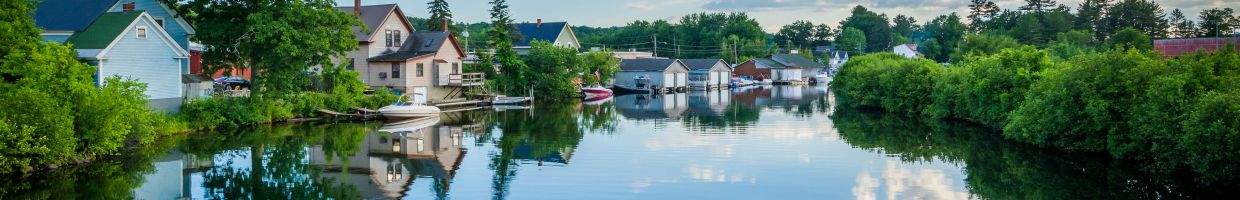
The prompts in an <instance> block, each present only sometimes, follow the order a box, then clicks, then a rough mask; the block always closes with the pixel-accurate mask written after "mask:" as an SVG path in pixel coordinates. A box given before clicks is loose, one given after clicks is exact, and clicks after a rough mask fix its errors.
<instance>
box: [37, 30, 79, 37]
mask: <svg viewBox="0 0 1240 200" xmlns="http://www.w3.org/2000/svg"><path fill="white" fill-rule="evenodd" d="M39 35H63V36H70V35H73V31H49V30H43V32H42V33H39Z"/></svg>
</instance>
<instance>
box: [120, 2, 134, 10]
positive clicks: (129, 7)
mask: <svg viewBox="0 0 1240 200" xmlns="http://www.w3.org/2000/svg"><path fill="white" fill-rule="evenodd" d="M134 7H136V6H134V4H133V2H129V3H125V5H122V6H121V11H125V12H133V9H134Z"/></svg>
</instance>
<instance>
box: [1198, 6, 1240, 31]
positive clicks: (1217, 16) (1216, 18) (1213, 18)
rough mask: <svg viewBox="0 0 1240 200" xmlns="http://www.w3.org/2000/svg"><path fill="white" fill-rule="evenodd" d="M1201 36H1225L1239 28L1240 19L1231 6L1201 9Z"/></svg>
mask: <svg viewBox="0 0 1240 200" xmlns="http://www.w3.org/2000/svg"><path fill="white" fill-rule="evenodd" d="M1200 17H1201V31H1200V32H1199V34H1198V35H1199V36H1201V37H1227V36H1229V35H1232V34H1235V33H1236V28H1240V19H1238V18H1237V17H1236V16H1235V10H1232V9H1231V8H1221V9H1220V8H1213V9H1207V10H1202V11H1201V16H1200Z"/></svg>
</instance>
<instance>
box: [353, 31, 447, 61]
mask: <svg viewBox="0 0 1240 200" xmlns="http://www.w3.org/2000/svg"><path fill="white" fill-rule="evenodd" d="M445 44H453V46H455V47H456V48H455V49H456V52H457V53H458V54H460V55H462V56H464V55H465V51H464V50H462V49H461V45H459V44H458V43H457V42H456V37H452V33H449V32H446V31H421V32H414V33H411V34H410V35H409V39H408V40H405V42H404V43H401V46H400V50H397V51H396V52H392V53H387V54H383V55H379V56H375V57H372V58H369V59H366V61H392V62H398V61H405V60H409V59H414V58H419V57H422V56H428V55H433V54H435V53H438V52H439V48H441V47H443V45H445Z"/></svg>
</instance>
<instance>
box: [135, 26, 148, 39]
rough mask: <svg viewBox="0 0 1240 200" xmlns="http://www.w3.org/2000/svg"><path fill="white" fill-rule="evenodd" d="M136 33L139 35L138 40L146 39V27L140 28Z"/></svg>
mask: <svg viewBox="0 0 1240 200" xmlns="http://www.w3.org/2000/svg"><path fill="white" fill-rule="evenodd" d="M134 32H136V33H137V37H138V39H146V26H139V27H138V30H135V31H134Z"/></svg>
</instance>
